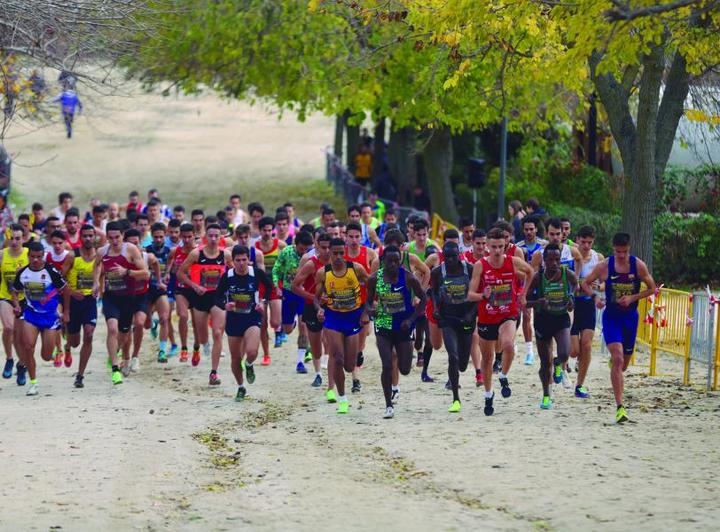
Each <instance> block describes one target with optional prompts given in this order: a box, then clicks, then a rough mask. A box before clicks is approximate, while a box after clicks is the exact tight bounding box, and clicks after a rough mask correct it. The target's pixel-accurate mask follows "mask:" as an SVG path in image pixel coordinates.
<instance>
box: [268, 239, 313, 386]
mask: <svg viewBox="0 0 720 532" xmlns="http://www.w3.org/2000/svg"><path fill="white" fill-rule="evenodd" d="M312 245H313V238H312V235H311V234H310V233H306V232H304V231H303V232H301V233H298V234H297V236H296V237H295V244H294V245H292V246H287V247H285V248H284V249H283V250H282V251H281V252H280V254H279V255H278V258H277V260H276V261H275V265H274V266H273V269H272V284H273V285H274V286H277V287H282V328H283V333H285V334H290V333H291V332H293V330H294V329H295V323H296V319H297V323H298V325H299V329H300V334H298V344H297V345H298V350H297V364H296V366H295V371H296V372H297V373H301V374H305V373H307V369H305V364H304V362H305V354H306V353H307V348H308V337H307V329H306V328H305V326H304V325H303V324H302V321H300V320H301V318H302V315H303V308H304V306H305V300H304V299H303V298H302V297H301V296H299V295H297V294H295V293H293V291H292V283H293V280H294V278H295V275H296V274H297V271H298V266H299V264H300V259H301V258H302V256H303V255H304V254H305V253H306V252H307V251H308V250H309V249H310V248H311V247H312Z"/></svg>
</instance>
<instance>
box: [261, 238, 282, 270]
mask: <svg viewBox="0 0 720 532" xmlns="http://www.w3.org/2000/svg"><path fill="white" fill-rule="evenodd" d="M261 242H262V240H258V241H257V242H255V247H256V248H257V249H259V250H260V251H262V252H263V256H264V257H265V271H266V272H271V271H272V269H273V266H275V261H276V260H277V258H278V255H279V254H280V241H279V240H278V239H277V238H273V241H272V247H271V248H270V250H269V251H265V250H264V249H263V248H262V247H261V246H260V243H261Z"/></svg>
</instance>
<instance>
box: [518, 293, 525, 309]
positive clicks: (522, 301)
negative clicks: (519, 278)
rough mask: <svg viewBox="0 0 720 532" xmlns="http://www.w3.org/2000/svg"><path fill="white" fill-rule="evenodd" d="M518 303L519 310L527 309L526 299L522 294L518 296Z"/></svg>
mask: <svg viewBox="0 0 720 532" xmlns="http://www.w3.org/2000/svg"><path fill="white" fill-rule="evenodd" d="M518 303H520V308H525V307H527V297H525V296H524V295H523V294H520V295H519V296H518Z"/></svg>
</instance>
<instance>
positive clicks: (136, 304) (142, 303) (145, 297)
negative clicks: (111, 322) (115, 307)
mask: <svg viewBox="0 0 720 532" xmlns="http://www.w3.org/2000/svg"><path fill="white" fill-rule="evenodd" d="M149 307H150V300H149V294H148V292H145V293H144V294H135V295H134V296H133V314H135V313H136V312H143V313H145V314H147V313H148V308H149Z"/></svg>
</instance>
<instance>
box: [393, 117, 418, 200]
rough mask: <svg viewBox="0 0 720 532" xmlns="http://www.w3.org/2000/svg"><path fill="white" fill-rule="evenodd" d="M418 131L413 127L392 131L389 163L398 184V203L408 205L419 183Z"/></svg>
mask: <svg viewBox="0 0 720 532" xmlns="http://www.w3.org/2000/svg"><path fill="white" fill-rule="evenodd" d="M416 156H417V132H416V131H415V129H414V128H412V127H404V128H401V129H393V130H391V131H390V141H389V143H388V164H389V166H390V174H391V175H392V176H393V177H394V178H395V184H396V185H397V192H398V203H400V204H401V205H408V204H410V202H411V199H412V189H413V187H414V186H415V184H416V183H417V161H416Z"/></svg>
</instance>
